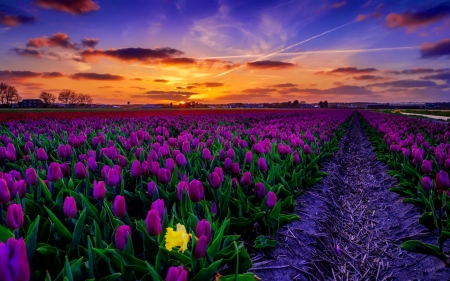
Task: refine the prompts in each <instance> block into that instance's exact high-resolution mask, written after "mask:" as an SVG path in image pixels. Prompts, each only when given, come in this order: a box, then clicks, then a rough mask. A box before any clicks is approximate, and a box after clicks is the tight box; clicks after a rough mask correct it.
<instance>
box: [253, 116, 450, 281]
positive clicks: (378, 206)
mask: <svg viewBox="0 0 450 281" xmlns="http://www.w3.org/2000/svg"><path fill="white" fill-rule="evenodd" d="M360 118H362V117H359V115H358V114H356V113H354V114H353V115H352V119H351V121H350V127H349V128H348V131H347V132H346V133H345V135H344V136H343V138H342V140H341V142H340V145H339V150H338V151H337V152H336V153H335V155H334V156H333V157H332V158H331V159H330V160H329V161H328V162H327V163H326V164H325V165H324V169H323V170H324V171H326V172H328V173H329V176H328V177H326V178H324V179H323V180H322V181H321V182H320V183H318V184H316V185H315V186H314V187H312V188H309V189H308V191H307V192H305V193H304V194H302V195H300V196H299V198H298V200H297V214H298V215H299V216H300V218H301V219H300V220H299V221H295V222H293V223H292V224H290V225H288V226H285V227H283V228H282V229H281V230H280V232H279V234H277V236H276V239H277V240H278V242H279V246H278V248H277V249H275V250H273V251H259V252H255V258H254V259H255V260H254V266H253V268H252V269H251V270H250V271H251V272H254V273H255V274H256V275H257V276H258V277H260V278H261V279H262V280H263V281H265V280H280V281H281V280H449V279H450V271H449V269H446V268H445V267H444V265H443V264H442V263H441V262H440V261H438V260H437V259H435V258H433V257H426V256H424V255H420V254H412V253H409V252H404V251H402V250H401V249H400V248H399V246H400V245H401V244H402V243H403V242H404V241H406V240H410V239H419V240H422V241H424V242H432V241H433V240H435V239H436V237H435V236H433V235H431V236H430V233H428V232H427V231H426V229H425V228H424V227H422V226H421V225H419V224H418V222H417V219H418V217H419V215H420V213H419V212H418V210H417V209H416V208H415V207H413V206H412V205H408V204H405V203H402V202H401V200H402V198H401V197H400V196H399V195H397V194H395V193H392V192H390V191H389V190H388V189H389V188H390V187H392V186H394V185H395V184H396V180H395V179H394V178H392V177H390V176H389V175H387V174H386V170H387V167H386V165H385V164H383V163H382V162H380V161H378V159H377V157H376V155H375V153H374V152H373V151H372V145H371V143H370V142H369V140H368V139H367V136H366V135H365V132H364V130H363V128H362V124H361V119H360ZM423 237H426V238H423ZM432 243H433V242H432ZM337 246H339V248H340V250H337V249H336V248H337Z"/></svg>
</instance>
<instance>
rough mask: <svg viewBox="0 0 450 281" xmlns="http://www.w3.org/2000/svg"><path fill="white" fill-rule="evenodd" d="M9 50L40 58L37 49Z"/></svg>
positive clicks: (20, 54)
mask: <svg viewBox="0 0 450 281" xmlns="http://www.w3.org/2000/svg"><path fill="white" fill-rule="evenodd" d="M11 52H13V53H15V54H16V55H19V56H24V57H32V58H42V56H41V53H40V52H39V51H37V50H34V49H30V48H12V49H11Z"/></svg>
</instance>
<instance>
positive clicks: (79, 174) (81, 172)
mask: <svg viewBox="0 0 450 281" xmlns="http://www.w3.org/2000/svg"><path fill="white" fill-rule="evenodd" d="M87 176H88V172H87V171H86V167H85V166H84V164H83V163H82V162H77V164H75V177H76V178H77V179H80V180H82V179H85V178H87Z"/></svg>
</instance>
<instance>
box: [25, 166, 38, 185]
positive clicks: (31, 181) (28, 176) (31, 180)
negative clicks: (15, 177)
mask: <svg viewBox="0 0 450 281" xmlns="http://www.w3.org/2000/svg"><path fill="white" fill-rule="evenodd" d="M25 181H26V182H27V184H28V185H30V186H35V185H37V183H38V177H37V174H36V171H35V170H34V169H33V168H28V169H27V170H26V171H25Z"/></svg>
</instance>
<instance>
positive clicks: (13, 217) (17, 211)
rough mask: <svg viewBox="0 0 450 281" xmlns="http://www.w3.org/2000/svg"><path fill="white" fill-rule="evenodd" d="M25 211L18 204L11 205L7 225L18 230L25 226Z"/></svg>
mask: <svg viewBox="0 0 450 281" xmlns="http://www.w3.org/2000/svg"><path fill="white" fill-rule="evenodd" d="M23 220H24V218H23V211H22V206H21V205H18V204H11V205H9V207H8V211H7V212H6V225H7V226H8V227H9V228H10V229H12V230H16V229H19V228H21V227H22V225H23Z"/></svg>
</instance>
